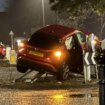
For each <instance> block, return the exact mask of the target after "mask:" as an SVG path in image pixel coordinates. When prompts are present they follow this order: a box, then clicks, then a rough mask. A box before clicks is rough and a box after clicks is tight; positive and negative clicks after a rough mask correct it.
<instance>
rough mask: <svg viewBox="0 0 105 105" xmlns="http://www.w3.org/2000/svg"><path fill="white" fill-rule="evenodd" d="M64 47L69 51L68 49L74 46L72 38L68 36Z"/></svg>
mask: <svg viewBox="0 0 105 105" xmlns="http://www.w3.org/2000/svg"><path fill="white" fill-rule="evenodd" d="M65 45H66V48H67V49H68V50H69V49H72V47H73V45H74V40H73V36H70V37H68V38H67V39H66V40H65Z"/></svg>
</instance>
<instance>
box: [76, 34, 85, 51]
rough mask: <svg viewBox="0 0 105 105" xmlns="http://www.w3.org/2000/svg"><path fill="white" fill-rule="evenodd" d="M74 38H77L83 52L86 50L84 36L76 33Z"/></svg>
mask: <svg viewBox="0 0 105 105" xmlns="http://www.w3.org/2000/svg"><path fill="white" fill-rule="evenodd" d="M76 36H77V38H78V41H79V43H80V45H81V48H82V49H83V50H86V35H84V34H83V33H77V34H76Z"/></svg>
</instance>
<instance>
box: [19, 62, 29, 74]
mask: <svg viewBox="0 0 105 105" xmlns="http://www.w3.org/2000/svg"><path fill="white" fill-rule="evenodd" d="M17 70H18V71H19V72H20V73H26V72H27V71H28V68H27V67H26V66H23V65H21V64H18V63H17Z"/></svg>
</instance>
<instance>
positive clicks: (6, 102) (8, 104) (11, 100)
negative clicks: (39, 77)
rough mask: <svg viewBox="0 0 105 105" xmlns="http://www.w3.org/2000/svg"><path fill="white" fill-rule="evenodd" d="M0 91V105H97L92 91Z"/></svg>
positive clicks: (95, 96)
mask: <svg viewBox="0 0 105 105" xmlns="http://www.w3.org/2000/svg"><path fill="white" fill-rule="evenodd" d="M0 90H1V92H0V105H99V104H98V103H99V100H98V93H97V91H96V90H95V91H94V89H92V90H91V91H90V90H84V89H83V90H44V91H43V90H41V91H33V90H28V91H27V90H14V89H13V90H11V89H0Z"/></svg>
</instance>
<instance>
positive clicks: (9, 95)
mask: <svg viewBox="0 0 105 105" xmlns="http://www.w3.org/2000/svg"><path fill="white" fill-rule="evenodd" d="M0 74H1V75H0V84H1V85H0V105H99V99H98V88H97V87H89V88H88V87H87V88H86V87H85V88H83V87H82V88H77V87H76V88H73V86H70V88H67V89H66V88H63V89H61V88H59V87H62V84H60V85H57V86H58V87H57V88H56V89H53V88H51V89H50V88H45V87H48V85H50V84H51V86H53V85H54V84H56V83H55V81H54V82H52V83H47V86H45V87H44V89H43V86H42V85H41V86H39V87H42V88H41V89H38V88H39V87H37V89H36V85H38V84H42V83H43V82H44V81H40V82H37V84H29V83H27V84H24V83H23V82H19V83H17V84H16V83H12V82H13V81H14V80H15V79H16V78H18V77H19V76H21V75H22V74H21V73H18V72H17V71H16V68H15V67H1V68H0ZM52 84H53V85H52ZM65 84H67V83H66V82H65V83H64V84H63V85H64V86H66V85H65ZM4 85H5V86H4ZM77 85H78V84H77ZM18 86H19V87H21V86H23V87H30V88H29V89H27V88H17V87H18ZM54 86H56V85H54ZM68 86H69V85H68Z"/></svg>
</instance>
